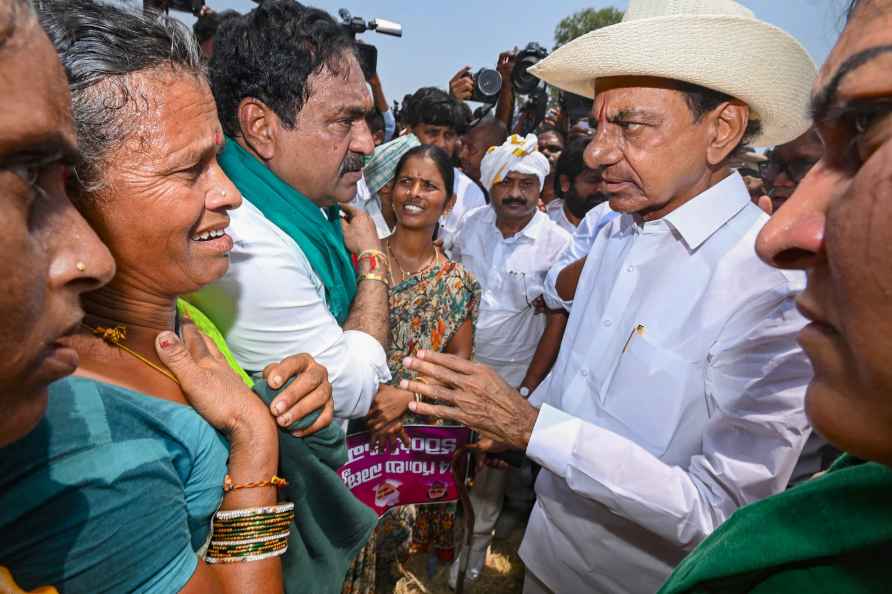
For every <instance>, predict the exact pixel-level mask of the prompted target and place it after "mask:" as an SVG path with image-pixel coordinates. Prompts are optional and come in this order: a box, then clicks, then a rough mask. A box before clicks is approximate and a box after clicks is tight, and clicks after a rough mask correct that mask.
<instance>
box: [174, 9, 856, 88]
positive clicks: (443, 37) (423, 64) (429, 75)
mask: <svg viewBox="0 0 892 594" xmlns="http://www.w3.org/2000/svg"><path fill="white" fill-rule="evenodd" d="M740 1H741V3H742V4H744V5H746V6H747V7H749V8H750V9H751V10H752V11H753V12H754V13H755V15H756V16H757V17H758V18H760V19H762V20H765V21H768V22H769V23H772V24H774V25H777V26H778V27H780V28H782V29H784V30H786V31H788V32H789V33H791V34H793V35H794V36H795V37H796V38H797V39H799V41H800V42H801V43H802V44H803V45H804V46H805V48H806V49H807V50H808V52H809V53H810V54H811V56H812V58H813V59H814V60H815V62H816V63H817V64H818V65H820V64H821V63H822V62H823V61H824V59H825V58H826V57H827V54H828V53H829V52H830V49H831V48H832V47H833V44H834V42H835V40H836V38H837V36H838V35H839V32H840V30H841V28H842V25H843V16H842V15H843V13H844V12H845V6H846V4H847V2H846V1H845V0H740ZM302 2H304V3H305V4H310V5H313V6H317V7H319V8H322V9H325V10H327V11H329V12H330V13H332V15H334V16H337V12H338V9H340V8H346V9H347V10H349V11H350V12H351V13H352V14H353V16H361V17H363V18H365V19H372V18H375V17H380V18H383V19H388V20H392V21H397V22H399V23H401V24H402V25H403V37H402V38H395V37H388V36H385V35H379V34H376V33H366V34H365V35H364V36H363V39H364V40H365V41H367V42H370V43H373V44H374V45H375V46H377V47H378V73H379V76H380V78H381V82H382V86H383V88H384V92H385V94H386V95H387V98H388V100H389V101H390V103H391V104H392V102H393V100H394V99H397V100H399V99H402V97H403V96H404V95H405V94H407V93H411V92H413V91H415V90H416V89H417V88H419V87H423V86H438V87H441V88H447V87H448V83H449V79H450V78H451V77H452V75H453V74H454V73H455V72H456V71H457V70H458V69H459V68H461V67H462V66H465V65H468V66H471V67H472V69H473V70H477V69H478V68H480V67H483V66H487V67H490V68H495V63H496V59H497V58H498V55H499V53H500V52H502V51H504V50H506V49H512V48H514V47H515V46H518V47H521V48H522V47H524V46H525V45H526V44H527V43H528V42H530V41H536V42H538V43H540V44H541V45H543V46H545V47H546V48H548V49H549V50H550V49H551V48H552V47H553V45H554V29H555V26H556V25H557V24H558V22H559V21H560V20H561V19H562V18H563V17H565V16H568V15H570V14H572V13H574V12H576V11H578V10H581V9H583V8H589V7H592V8H604V7H607V6H615V7H616V8H619V9H621V10H624V9H625V8H626V6H628V0H616V1H613V2H610V1H608V0H587V1H586V0H525V1H520V2H518V1H516V0H483V1H479V0H477V1H471V0H439V1H431V0H375V1H369V0H365V1H363V0H302ZM207 3H208V4H209V6H211V8H213V9H215V10H224V9H227V8H232V9H235V10H238V11H239V12H247V11H249V10H251V8H252V7H254V6H256V5H255V4H254V3H253V2H251V0H207ZM174 14H176V15H177V16H179V17H180V18H182V20H183V21H185V22H186V23H188V24H190V25H191V23H192V22H193V21H194V19H193V18H192V17H191V15H187V14H183V13H174ZM765 60H766V61H765V65H766V67H770V64H771V56H766V57H765ZM754 66H755V65H754Z"/></svg>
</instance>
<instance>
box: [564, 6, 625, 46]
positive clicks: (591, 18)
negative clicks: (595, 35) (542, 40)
mask: <svg viewBox="0 0 892 594" xmlns="http://www.w3.org/2000/svg"><path fill="white" fill-rule="evenodd" d="M621 20H623V13H622V11H621V10H617V9H615V8H613V7H612V6H609V7H607V8H602V9H600V10H595V9H594V8H586V9H584V10H580V11H579V12H575V13H573V14H571V15H570V16H568V17H565V18H564V19H562V20H561V22H559V23H558V25H557V27H555V28H554V49H557V48H559V47H560V46H562V45H564V44H565V43H568V42H570V41H573V40H574V39H576V38H577V37H579V36H580V35H585V34H586V33H588V32H590V31H594V30H595V29H600V28H601V27H607V26H609V25H615V24H616V23H618V22H620V21H621Z"/></svg>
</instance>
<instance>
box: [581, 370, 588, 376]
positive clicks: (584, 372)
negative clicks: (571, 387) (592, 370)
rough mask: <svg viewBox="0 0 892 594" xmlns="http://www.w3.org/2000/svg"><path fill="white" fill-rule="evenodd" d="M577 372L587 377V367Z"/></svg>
mask: <svg viewBox="0 0 892 594" xmlns="http://www.w3.org/2000/svg"><path fill="white" fill-rule="evenodd" d="M579 373H580V375H582V377H588V369H583V370H582V371H580V372H579Z"/></svg>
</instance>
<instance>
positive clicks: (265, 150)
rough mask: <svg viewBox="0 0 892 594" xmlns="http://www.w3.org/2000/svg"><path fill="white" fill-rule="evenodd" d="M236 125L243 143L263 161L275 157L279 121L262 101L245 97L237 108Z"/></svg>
mask: <svg viewBox="0 0 892 594" xmlns="http://www.w3.org/2000/svg"><path fill="white" fill-rule="evenodd" d="M238 123H239V128H241V132H242V138H244V140H245V143H246V144H247V145H248V146H250V147H251V149H252V150H253V151H254V152H255V153H256V154H257V156H258V157H260V158H261V159H263V160H264V161H269V160H270V159H272V158H273V157H274V156H275V155H276V132H277V131H278V126H279V121H278V117H277V116H276V114H275V113H274V112H273V110H272V109H270V108H269V107H268V106H267V105H266V104H265V103H264V102H263V101H261V100H259V99H255V98H254V97H245V98H244V99H242V101H241V103H239V106H238Z"/></svg>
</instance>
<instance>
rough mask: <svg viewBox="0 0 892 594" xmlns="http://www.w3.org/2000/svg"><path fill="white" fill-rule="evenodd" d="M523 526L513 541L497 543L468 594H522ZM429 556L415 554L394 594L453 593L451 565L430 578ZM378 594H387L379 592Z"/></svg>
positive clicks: (440, 567)
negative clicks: (518, 554) (449, 577)
mask: <svg viewBox="0 0 892 594" xmlns="http://www.w3.org/2000/svg"><path fill="white" fill-rule="evenodd" d="M523 530H524V527H520V528H517V529H516V530H514V532H513V533H512V534H511V536H510V538H507V539H502V540H496V541H494V542H493V545H492V546H491V547H490V550H489V554H488V555H487V556H486V566H485V567H484V568H483V574H482V575H481V576H480V579H479V580H477V582H475V583H474V584H473V585H472V586H471V587H469V588H465V594H520V593H521V592H522V590H523V562H521V560H520V557H518V556H517V549H518V548H519V547H520V541H521V539H522V538H523ZM427 563H428V557H427V555H416V556H414V557H412V558H410V559H409V561H408V563H407V564H405V565H404V566H403V567H402V574H403V576H402V577H401V578H400V580H399V581H398V582H397V584H396V588H395V589H394V591H393V593H394V594H452V590H450V589H449V583H448V581H447V580H448V575H449V564H448V563H442V564H440V565H439V566H438V567H437V571H436V572H435V573H434V575H433V576H431V577H428V571H427ZM378 594H388V593H385V592H379V593H378Z"/></svg>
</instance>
